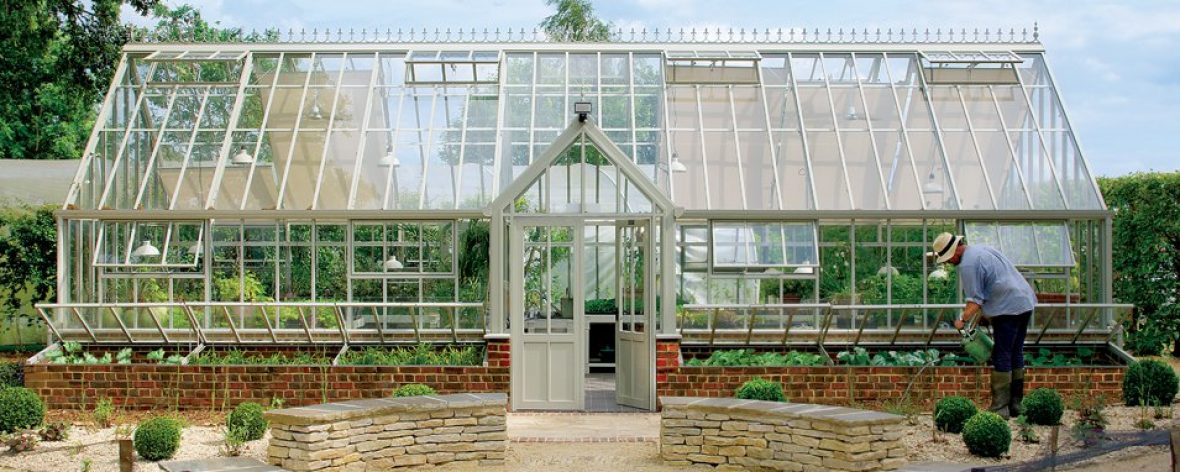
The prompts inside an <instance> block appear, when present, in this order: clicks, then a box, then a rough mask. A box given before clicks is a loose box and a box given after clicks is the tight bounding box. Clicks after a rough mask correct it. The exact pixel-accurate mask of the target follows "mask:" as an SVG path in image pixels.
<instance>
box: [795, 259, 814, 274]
mask: <svg viewBox="0 0 1180 472" xmlns="http://www.w3.org/2000/svg"><path fill="white" fill-rule="evenodd" d="M803 264H804V265H803V266H802V267H796V268H795V273H796V274H814V273H815V268H814V267H811V261H809V260H808V261H803Z"/></svg>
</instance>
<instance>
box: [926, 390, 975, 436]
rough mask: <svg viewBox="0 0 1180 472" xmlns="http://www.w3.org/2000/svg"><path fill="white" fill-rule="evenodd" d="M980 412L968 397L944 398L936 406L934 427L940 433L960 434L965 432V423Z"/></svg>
mask: <svg viewBox="0 0 1180 472" xmlns="http://www.w3.org/2000/svg"><path fill="white" fill-rule="evenodd" d="M978 411H979V408H976V407H975V403H972V402H971V400H970V399H969V398H967V397H959V396H950V397H944V398H943V399H942V400H939V401H938V403H936V404H935V405H934V425H935V426H937V427H938V429H939V430H940V431H946V432H948V433H959V432H961V431H963V423H966V422H967V420H968V419H970V418H971V417H972V416H975V413H976V412H978Z"/></svg>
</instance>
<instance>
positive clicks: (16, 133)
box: [0, 0, 159, 159]
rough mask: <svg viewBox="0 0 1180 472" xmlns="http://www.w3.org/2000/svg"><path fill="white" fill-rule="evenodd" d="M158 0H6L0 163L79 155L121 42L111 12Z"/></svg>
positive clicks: (1, 17) (0, 21)
mask: <svg viewBox="0 0 1180 472" xmlns="http://www.w3.org/2000/svg"><path fill="white" fill-rule="evenodd" d="M158 3H159V0H9V1H6V2H5V8H3V9H0V30H3V31H4V32H5V33H6V34H5V35H4V37H3V39H0V48H2V49H0V50H3V51H4V54H0V158H7V159H68V158H78V157H81V153H82V149H83V146H85V143H86V138H87V134H88V133H89V131H90V128H91V126H92V125H93V121H94V115H95V104H97V103H98V102H99V100H100V99H101V98H102V96H103V93H104V92H105V90H106V87H107V85H108V84H109V83H110V80H111V76H112V74H113V73H114V69H115V65H116V64H117V62H118V58H119V51H120V49H121V48H122V47H123V44H124V43H125V42H126V38H127V36H126V29H125V28H124V27H123V26H121V25H120V24H119V10H120V8H121V7H122V6H123V5H129V6H131V7H132V8H133V9H134V10H135V11H136V12H138V13H139V14H141V15H146V14H147V13H148V12H149V11H150V9H151V8H152V7H154V6H156V5H157V4H158Z"/></svg>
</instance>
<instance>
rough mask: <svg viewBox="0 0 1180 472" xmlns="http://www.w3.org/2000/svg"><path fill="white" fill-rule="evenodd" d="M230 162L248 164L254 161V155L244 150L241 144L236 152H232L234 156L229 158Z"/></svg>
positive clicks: (241, 164)
mask: <svg viewBox="0 0 1180 472" xmlns="http://www.w3.org/2000/svg"><path fill="white" fill-rule="evenodd" d="M230 162H233V163H234V164H235V165H240V166H248V165H250V164H253V163H254V156H251V155H250V153H248V152H246V148H245V147H244V146H243V147H240V148H238V153H237V154H234V157H233V158H231V159H230Z"/></svg>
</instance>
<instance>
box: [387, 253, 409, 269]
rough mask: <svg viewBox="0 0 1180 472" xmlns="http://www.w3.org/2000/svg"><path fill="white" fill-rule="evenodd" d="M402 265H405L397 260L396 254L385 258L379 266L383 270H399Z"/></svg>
mask: <svg viewBox="0 0 1180 472" xmlns="http://www.w3.org/2000/svg"><path fill="white" fill-rule="evenodd" d="M404 267H405V265H402V261H399V260H397V256H389V259H386V260H385V262H384V263H382V264H381V268H383V269H385V270H401V269H402V268H404Z"/></svg>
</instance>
